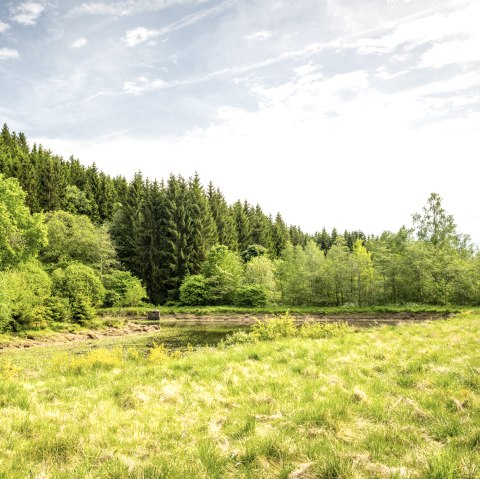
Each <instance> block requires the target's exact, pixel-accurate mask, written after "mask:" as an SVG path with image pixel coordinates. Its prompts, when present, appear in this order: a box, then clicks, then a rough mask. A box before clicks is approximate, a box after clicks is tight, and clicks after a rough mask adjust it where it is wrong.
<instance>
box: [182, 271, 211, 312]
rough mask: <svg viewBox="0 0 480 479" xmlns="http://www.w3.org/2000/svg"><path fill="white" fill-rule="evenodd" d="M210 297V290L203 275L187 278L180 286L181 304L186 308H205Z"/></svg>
mask: <svg viewBox="0 0 480 479" xmlns="http://www.w3.org/2000/svg"><path fill="white" fill-rule="evenodd" d="M209 297H210V288H209V285H208V282H207V279H206V278H205V276H203V275H202V274H195V275H193V276H187V277H186V278H185V279H184V281H183V283H182V285H181V286H180V303H181V304H183V305H185V306H204V305H206V304H207V303H208V299H209Z"/></svg>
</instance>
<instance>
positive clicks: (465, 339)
mask: <svg viewBox="0 0 480 479" xmlns="http://www.w3.org/2000/svg"><path fill="white" fill-rule="evenodd" d="M479 330H480V316H479V315H477V314H464V315H462V316H461V317H459V318H453V319H449V320H447V321H441V322H425V323H421V324H407V325H401V326H397V327H392V326H383V327H375V328H371V329H365V330H361V331H351V330H347V331H344V332H342V334H339V335H335V334H334V335H329V336H328V337H320V338H317V337H315V338H312V337H302V336H301V335H299V334H295V335H294V336H293V337H281V338H277V339H272V338H263V339H268V341H263V340H260V339H259V340H257V341H256V342H253V343H252V342H248V343H246V344H237V345H234V346H231V347H228V348H202V349H199V350H196V351H192V350H190V351H189V350H188V349H185V350H184V351H183V352H182V353H174V350H173V349H172V347H170V346H168V345H165V344H160V343H157V344H155V345H154V344H153V342H152V343H149V344H148V345H146V346H145V345H144V346H142V347H140V348H139V347H132V345H130V344H129V343H128V342H127V341H126V340H125V339H123V340H122V342H118V343H116V342H115V341H114V340H110V343H108V344H106V343H102V344H101V347H100V348H99V349H94V350H91V349H89V350H85V349H75V348H74V347H71V348H70V350H68V351H65V350H61V351H59V349H58V348H53V347H50V348H46V347H43V348H37V349H35V350H28V351H13V350H11V351H6V352H2V353H0V415H1V418H2V420H1V421H0V478H23V477H34V478H55V479H57V478H59V479H61V478H69V479H70V478H136V479H137V478H162V477H165V478H290V479H294V478H303V479H308V478H352V479H354V478H368V479H370V478H418V479H434V478H435V479H449V478H451V479H473V478H475V479H477V478H478V477H480V460H479V457H480V379H479V378H480V354H479V346H480V344H479ZM132 341H133V339H132ZM132 344H133V343H132ZM135 344H136V343H135Z"/></svg>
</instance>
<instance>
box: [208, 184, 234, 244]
mask: <svg viewBox="0 0 480 479" xmlns="http://www.w3.org/2000/svg"><path fill="white" fill-rule="evenodd" d="M207 197H208V204H209V205H210V211H211V212H212V216H213V220H214V221H215V224H216V226H217V235H218V243H219V244H222V245H225V246H228V248H229V249H230V250H232V251H237V250H238V241H237V229H236V227H235V220H234V218H233V215H232V211H231V209H230V208H229V207H228V204H227V202H226V201H225V198H224V196H223V194H222V192H221V191H220V189H218V188H215V187H214V186H213V183H212V182H210V183H209V184H208V190H207Z"/></svg>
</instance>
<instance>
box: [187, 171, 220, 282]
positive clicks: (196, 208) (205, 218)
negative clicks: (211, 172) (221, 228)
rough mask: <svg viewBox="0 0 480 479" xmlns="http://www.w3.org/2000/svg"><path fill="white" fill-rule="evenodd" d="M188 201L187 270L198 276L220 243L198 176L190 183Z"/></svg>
mask: <svg viewBox="0 0 480 479" xmlns="http://www.w3.org/2000/svg"><path fill="white" fill-rule="evenodd" d="M186 200H187V201H186V213H187V216H188V219H187V223H186V224H187V226H188V229H187V231H186V234H187V245H188V246H189V249H190V251H189V254H188V261H187V265H186V268H187V271H188V273H189V274H197V273H199V272H200V268H201V266H202V264H203V262H204V261H205V258H206V256H207V253H208V250H209V249H210V248H211V247H212V246H213V245H214V244H216V243H217V242H218V234H217V225H216V223H215V221H214V219H213V216H212V212H211V210H210V205H209V203H208V199H207V196H206V194H205V191H204V190H203V187H202V185H201V183H200V178H199V177H198V174H195V176H194V178H193V179H191V180H190V181H189V184H188V193H187V198H186Z"/></svg>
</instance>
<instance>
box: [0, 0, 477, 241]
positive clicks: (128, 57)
mask: <svg viewBox="0 0 480 479" xmlns="http://www.w3.org/2000/svg"><path fill="white" fill-rule="evenodd" d="M478 19H480V2H479V1H478V0H449V1H442V0H361V1H360V0H295V1H291V0H118V1H102V0H98V1H89V0H87V1H73V0H33V1H27V2H22V1H15V0H11V1H10V0H4V1H2V2H0V122H1V123H3V122H6V123H7V124H8V125H9V126H10V128H11V129H13V130H15V131H23V132H24V133H25V134H26V136H27V138H28V139H29V140H30V143H33V142H37V143H38V142H39V143H42V144H43V145H44V146H45V147H46V148H49V149H51V150H52V151H53V152H55V153H57V154H61V155H63V156H64V157H65V158H68V157H69V156H70V155H73V156H75V157H76V158H79V159H80V161H81V162H82V163H84V164H86V165H87V164H91V163H93V162H95V163H96V164H97V166H98V167H99V168H100V169H102V170H103V171H105V172H106V173H109V174H112V175H117V174H121V175H124V176H126V177H127V178H131V177H132V176H133V173H134V172H135V171H137V170H141V171H142V172H143V174H144V175H145V176H147V177H149V178H158V179H160V178H166V177H167V176H168V175H169V174H170V173H174V174H181V175H183V176H185V177H189V176H192V175H193V174H194V173H195V172H198V173H199V175H200V177H201V179H202V181H203V183H204V184H207V183H208V182H209V181H210V180H211V181H213V183H214V184H215V185H217V186H219V187H220V189H221V190H222V192H223V193H224V194H225V196H226V198H227V200H228V201H230V202H233V201H235V200H236V199H239V198H240V199H247V200H248V201H249V202H250V203H252V204H257V203H259V204H260V205H261V206H262V208H263V210H264V211H265V212H267V213H271V214H276V212H278V211H279V212H280V213H281V214H282V216H283V217H284V219H285V220H286V221H287V222H288V223H289V224H296V225H299V226H301V227H302V228H303V229H304V230H305V231H308V232H311V233H313V232H315V231H316V230H321V228H322V227H326V228H327V229H329V230H330V229H331V228H333V227H336V228H337V229H339V230H343V229H350V230H353V229H362V230H363V231H364V232H365V233H367V234H380V233H381V232H382V231H384V230H391V231H396V230H398V229H399V228H400V227H401V226H402V225H406V226H411V215H412V214H413V213H415V212H417V211H421V209H422V207H423V205H424V204H425V203H426V200H427V198H428V196H429V195H430V193H432V192H436V193H438V194H440V196H441V197H442V198H443V206H444V208H445V209H446V210H447V212H448V213H450V214H452V215H453V216H454V218H455V220H456V223H457V225H458V230H459V231H460V232H462V233H467V234H470V235H471V236H472V238H473V239H474V241H475V242H476V243H477V244H478V243H480V208H479V201H478V191H479V188H478V183H479V181H478V178H479V176H480V175H479V172H480V166H479V160H480V159H479V144H480V135H479V133H480V28H478Z"/></svg>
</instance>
